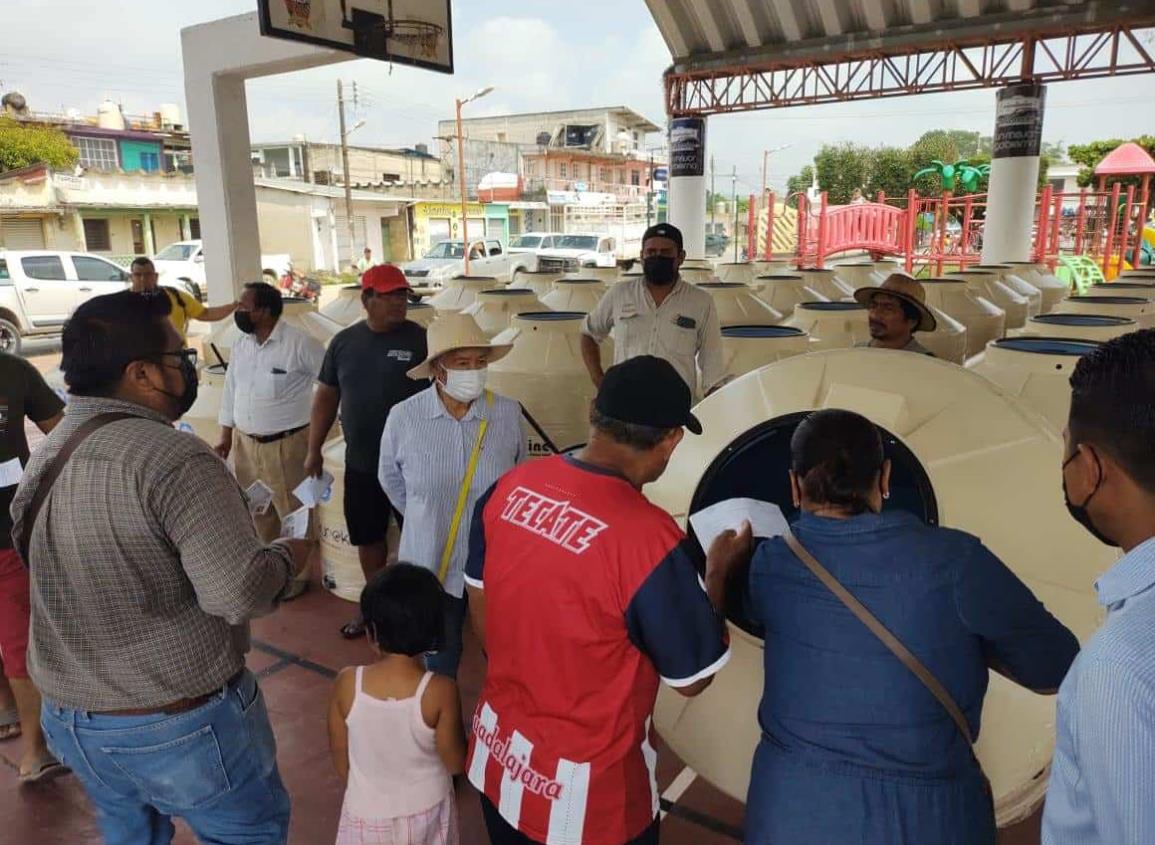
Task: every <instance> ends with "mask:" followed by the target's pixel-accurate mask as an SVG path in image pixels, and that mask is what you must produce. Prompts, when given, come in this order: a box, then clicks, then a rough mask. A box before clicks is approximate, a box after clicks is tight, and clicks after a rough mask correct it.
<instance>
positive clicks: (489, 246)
mask: <svg viewBox="0 0 1155 845" xmlns="http://www.w3.org/2000/svg"><path fill="white" fill-rule="evenodd" d="M469 249H470V253H469V255H470V257H469V274H470V275H471V276H493V277H494V278H497V279H500V280H501V281H503V282H511V281H513V277H514V275H515V274H516V273H517V272H518V271H522V270H532V269H533V268H534V266H535V265H534V262H535V259H536V256H534V254H533V253H530V252H516V253H515V252H509V251H507V250H506V249H505V248H504V247H502V245H501V241H495V240H476V241H471V242H470V247H469ZM401 269H402V270H403V271H404V272H405V275H406V276H408V277H409V278H411V279H415V280H418V284H419V285H420V286H426V287H440V286H441V285H442V284H444V283H445V281H446V280H448V279H452V278H453V277H454V276H460V275H462V274H463V273H464V272H465V246H464V244H463V242H462V241H439V242H438V243H435V244H434V245H433V248H432V249H431V250H429V252H427V253H425V255H424V256H422V257H421V258H418V259H417V260H416V261H410V262H408V263H406V264H403V265H401Z"/></svg>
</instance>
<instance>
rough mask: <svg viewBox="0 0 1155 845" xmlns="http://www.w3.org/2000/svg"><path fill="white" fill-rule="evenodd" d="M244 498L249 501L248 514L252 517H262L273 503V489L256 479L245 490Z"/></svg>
mask: <svg viewBox="0 0 1155 845" xmlns="http://www.w3.org/2000/svg"><path fill="white" fill-rule="evenodd" d="M245 498H247V499H248V500H249V513H251V514H252V515H253V516H263V515H264V514H265V513H267V512H268V510H269V505H271V504H272V503H273V488H271V487H269V485H268V484H266V483H265V482H263V481H261V480H260V479H257V480H256V481H254V482H253V483H252V484H250V485H249V486H248V488H247V489H246V490H245Z"/></svg>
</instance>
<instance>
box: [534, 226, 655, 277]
mask: <svg viewBox="0 0 1155 845" xmlns="http://www.w3.org/2000/svg"><path fill="white" fill-rule="evenodd" d="M639 251H640V249H639ZM630 257H631V258H636V257H637V256H636V255H632V256H630ZM618 258H619V256H618V242H617V239H616V238H613V237H610V236H609V235H597V234H583V235H561V236H560V237H557V238H555V239H554V245H553V247H551V248H549V249H542V250H538V253H537V269H538V270H558V271H564V272H567V273H573V272H577V271H579V270H581V268H583V267H617V266H618Z"/></svg>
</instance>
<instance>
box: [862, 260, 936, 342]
mask: <svg viewBox="0 0 1155 845" xmlns="http://www.w3.org/2000/svg"><path fill="white" fill-rule="evenodd" d="M854 298H855V299H856V300H857V301H858V302H859V304H861V305H865V306H866V307H867V308H868V309H870V342H869V343H860V344H858V345H859V346H869V347H872V348H874V349H899V350H902V351H903V352H917V353H919V354H920V355H933V354H934V353H933V352H931V351H930V350H929V349H927V348H926V347H925V346H923V345H922V344H921V343H919V342H918V341H917V340H915V339H914V333H915V332H933V331H934V330H935V328H936V327H937V326H938V321H937V320H935V318H934V314H932V313H931V311H930V309H929V308H927V307H926V291H925V290H923V287H922V285H921V284H919V283H918V282H917V281H915V280H914V279H912V278H911V277H910V276H907V275H905V274H903V273H892V274H891V275H890V276H888V277H887V278H886V281H885V282H883V283H882V286H881V287H877V288H874V287H871V288H859V289H858V290H857V291H855V293H854Z"/></svg>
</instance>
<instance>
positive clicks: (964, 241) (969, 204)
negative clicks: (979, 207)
mask: <svg viewBox="0 0 1155 845" xmlns="http://www.w3.org/2000/svg"><path fill="white" fill-rule="evenodd" d="M974 204H975V198H974V196H973V195H971V194H967V195H966V199H964V200H963V223H962V237H961V238H959V247H958V255H959V269H960V270H965V269H966V268H967V251H968V250H969V249H970V245H971V221H972V220H973V219H974V211H975V210H974Z"/></svg>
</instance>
